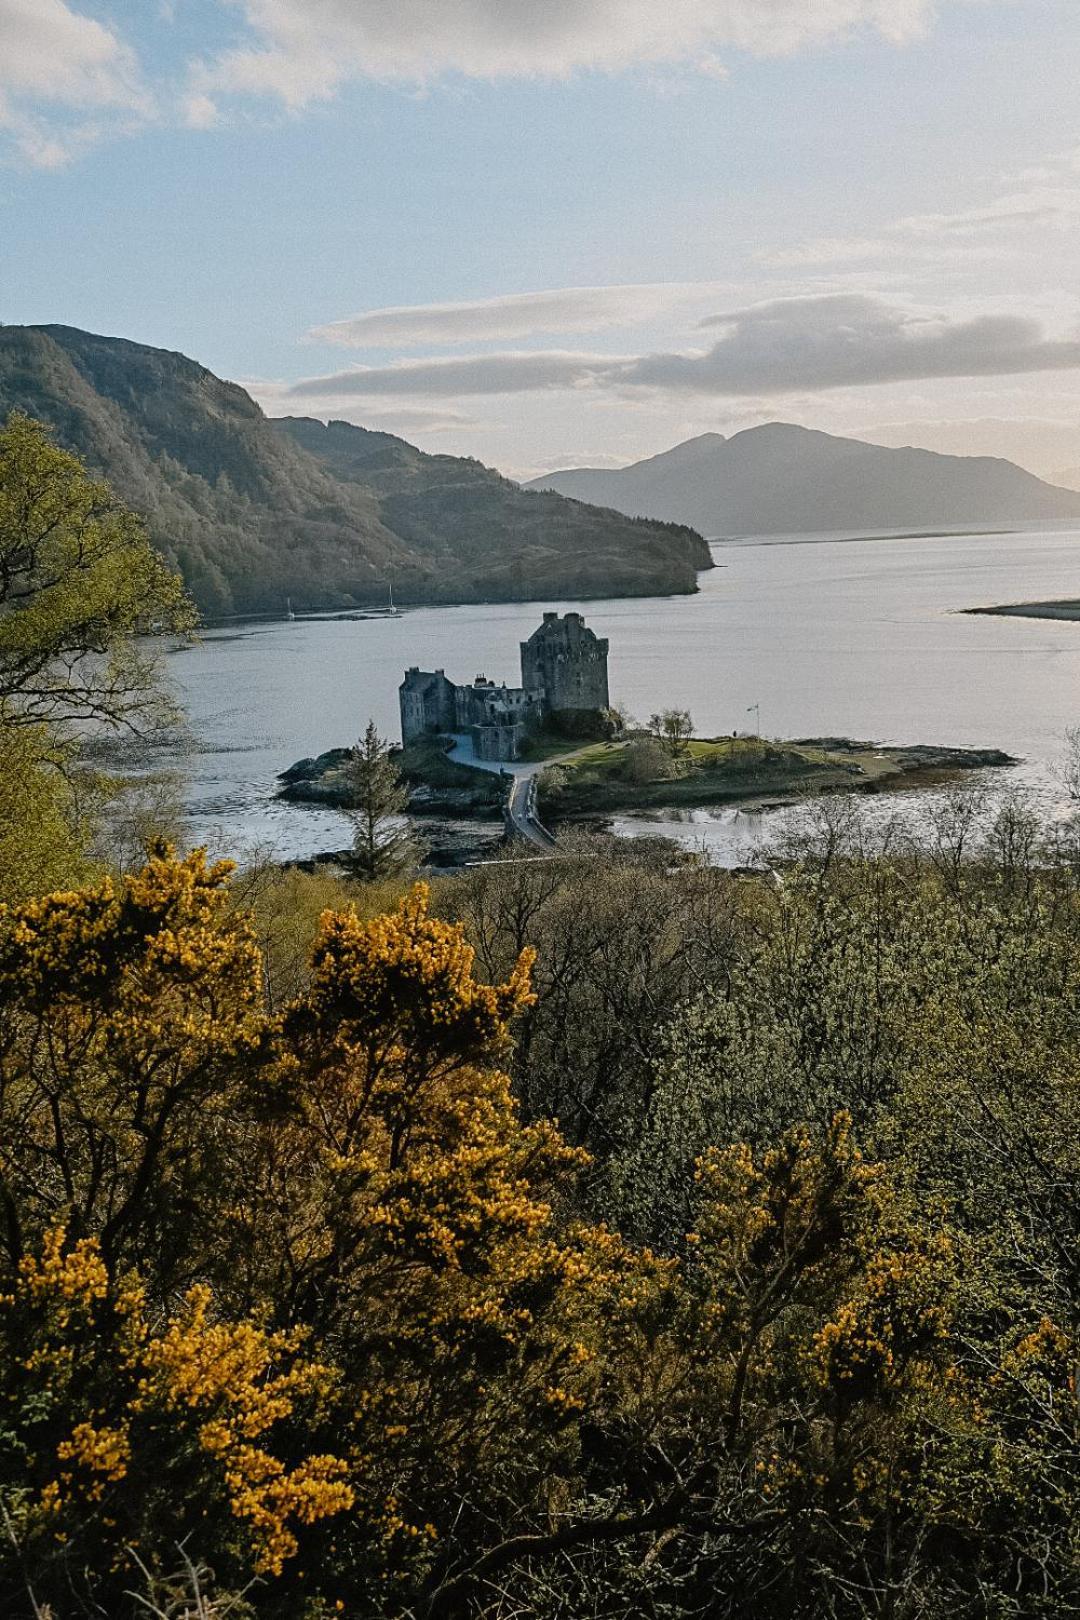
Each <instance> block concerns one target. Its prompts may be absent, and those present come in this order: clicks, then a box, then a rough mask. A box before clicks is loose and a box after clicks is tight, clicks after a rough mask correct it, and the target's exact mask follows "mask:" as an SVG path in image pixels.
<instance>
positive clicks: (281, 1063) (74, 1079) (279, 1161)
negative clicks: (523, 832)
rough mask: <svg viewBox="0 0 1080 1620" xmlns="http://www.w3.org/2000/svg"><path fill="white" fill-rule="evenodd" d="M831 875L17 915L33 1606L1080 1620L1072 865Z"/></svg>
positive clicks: (947, 851) (256, 891) (1038, 855)
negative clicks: (191, 1591) (173, 1599)
mask: <svg viewBox="0 0 1080 1620" xmlns="http://www.w3.org/2000/svg"><path fill="white" fill-rule="evenodd" d="M832 833H833V836H832V840H831V845H829V846H827V845H826V844H824V843H822V842H820V841H819V842H817V843H816V844H815V845H814V847H812V848H807V849H805V850H803V851H802V853H801V858H799V859H798V860H796V861H795V862H794V863H793V864H790V865H788V866H787V867H786V870H785V876H784V882H783V884H782V886H779V887H774V886H769V885H765V884H763V883H761V882H758V881H754V880H750V881H747V880H740V879H736V878H729V877H727V876H726V875H724V874H722V873H717V872H715V871H710V870H708V869H703V868H701V867H699V866H697V865H695V864H689V865H686V866H683V867H679V868H675V869H672V868H671V867H670V865H669V862H668V859H667V858H666V857H663V858H662V857H661V854H660V853H659V852H656V851H648V850H646V851H633V850H631V851H629V852H617V851H607V850H605V849H604V848H603V847H602V846H600V847H596V846H594V847H589V848H586V847H583V848H582V849H581V850H580V851H578V855H579V857H580V858H579V859H577V860H573V859H568V860H566V861H565V862H558V863H556V862H552V863H549V864H537V863H535V862H521V863H516V864H512V865H510V866H508V867H498V868H495V867H492V868H487V869H481V870H480V871H478V872H477V873H476V874H474V875H473V876H471V877H469V878H466V879H463V880H453V881H448V882H446V883H444V884H443V885H442V886H441V887H440V888H439V889H438V890H437V891H436V893H435V895H434V897H433V898H432V897H430V896H429V895H428V892H427V891H426V890H425V889H423V888H422V887H421V888H414V889H412V890H411V891H409V892H407V893H406V894H405V896H404V897H403V898H402V900H401V901H400V903H399V905H398V906H397V907H396V909H394V910H392V911H390V912H384V913H382V914H377V915H374V916H370V915H367V916H365V915H362V914H363V913H366V912H369V911H370V909H371V908H370V902H369V903H368V904H366V905H361V907H360V908H359V911H357V910H350V909H349V906H348V904H347V899H348V893H352V892H353V891H351V890H350V891H348V893H346V892H342V891H340V890H339V891H338V892H336V893H335V892H334V890H333V886H332V885H331V884H329V883H328V880H322V879H310V880H309V879H302V878H298V877H295V876H293V877H288V878H286V877H279V876H277V875H275V874H273V873H265V874H263V875H262V876H261V877H255V878H253V879H250V880H247V882H246V886H245V887H244V889H243V892H242V894H241V895H240V896H239V897H234V896H231V895H230V887H229V878H228V874H227V872H226V871H225V870H224V869H221V868H216V869H211V868H207V866H206V865H205V863H204V861H203V859H202V858H201V857H200V856H198V855H196V856H192V857H189V858H187V859H186V860H184V861H178V860H175V859H173V858H171V857H170V856H168V855H167V854H166V853H164V852H162V853H160V854H158V855H156V856H155V857H154V858H153V859H152V860H151V861H150V863H149V865H147V866H146V867H145V869H144V870H143V871H141V872H139V873H137V874H134V875H132V876H130V877H128V878H125V879H106V880H104V881H101V882H99V883H97V884H94V885H92V886H89V887H86V888H83V889H81V890H75V891H66V892H62V893H59V894H54V895H52V896H47V897H44V898H42V899H40V900H34V901H31V902H29V903H27V904H24V905H22V906H18V907H14V908H12V909H10V910H9V911H8V912H7V913H6V914H5V915H4V917H3V920H2V925H0V997H2V999H3V1007H4V1020H3V1028H4V1037H3V1041H2V1045H0V1109H2V1118H0V1142H2V1147H0V1201H2V1207H3V1220H2V1222H0V1269H2V1271H3V1280H2V1282H0V1292H2V1295H3V1299H2V1302H0V1336H2V1337H0V1342H2V1345H3V1352H2V1353H3V1362H2V1379H3V1399H4V1405H3V1412H4V1418H3V1425H2V1440H0V1490H2V1492H3V1500H4V1509H5V1514H6V1522H7V1529H8V1549H7V1553H6V1555H5V1558H4V1561H3V1563H2V1567H3V1568H4V1570H5V1571H6V1573H5V1574H4V1575H3V1582H4V1584H3V1586H2V1588H0V1591H2V1593H3V1598H2V1602H3V1605H4V1612H12V1613H20V1612H25V1613H30V1612H31V1609H30V1608H29V1598H28V1596H27V1593H28V1591H29V1590H32V1591H33V1593H34V1597H35V1600H36V1601H37V1602H38V1604H39V1605H49V1606H50V1607H51V1612H53V1613H55V1614H56V1615H58V1616H61V1615H69V1614H70V1615H81V1614H91V1613H95V1612H101V1609H104V1610H105V1612H108V1613H110V1614H122V1613H125V1612H129V1611H130V1612H132V1613H135V1612H137V1609H136V1608H135V1607H133V1606H132V1605H133V1602H134V1600H131V1599H127V1598H125V1597H124V1593H125V1592H131V1591H138V1592H141V1593H146V1594H152V1593H154V1592H157V1593H158V1594H159V1596H158V1597H157V1598H155V1601H157V1602H159V1604H160V1602H162V1601H164V1600H163V1599H162V1598H161V1597H160V1594H161V1593H163V1592H167V1591H168V1590H170V1589H171V1588H170V1582H171V1580H172V1578H173V1575H174V1573H175V1572H176V1571H177V1570H178V1569H181V1567H182V1562H183V1558H182V1553H181V1551H180V1549H183V1553H184V1554H186V1556H187V1558H188V1559H189V1560H190V1563H191V1571H190V1572H189V1573H188V1575H187V1576H186V1577H185V1580H186V1582H187V1584H188V1587H189V1588H190V1584H191V1582H192V1581H193V1580H196V1579H198V1581H199V1582H200V1583H201V1585H202V1587H203V1589H204V1593H205V1595H206V1597H207V1601H208V1602H216V1603H218V1604H219V1605H223V1604H225V1603H226V1602H227V1601H229V1598H228V1594H230V1593H231V1594H234V1595H235V1594H236V1593H239V1592H243V1593H244V1594H245V1597H244V1603H245V1605H247V1606H248V1607H249V1608H250V1610H251V1611H252V1612H253V1613H255V1614H258V1615H268V1616H270V1615H290V1616H293V1615H304V1614H308V1615H322V1614H332V1613H334V1612H346V1613H355V1614H364V1615H367V1614H385V1615H388V1616H390V1615H436V1614H476V1615H484V1616H504V1615H511V1614H513V1615H525V1614H527V1615H537V1616H541V1615H542V1616H548V1615H552V1616H554V1615H593V1614H604V1615H625V1616H627V1617H629V1616H632V1615H638V1614H642V1613H646V1614H656V1615H691V1614H710V1615H711V1614H727V1615H732V1616H736V1615H749V1614H753V1615H759V1614H766V1615H778V1616H779V1615H784V1616H788V1615H792V1616H795V1615H818V1614H822V1615H824V1614H829V1615H833V1614H836V1615H853V1616H855V1615H859V1616H861V1615H871V1614H872V1615H886V1614H887V1615H928V1614H929V1615H936V1614H942V1615H944V1614H945V1613H950V1614H962V1615H971V1616H976V1615H983V1614H986V1613H994V1614H1002V1615H1018V1616H1019V1615H1051V1614H1063V1613H1065V1612H1069V1611H1070V1610H1071V1608H1072V1607H1073V1606H1074V1605H1075V1603H1076V1602H1077V1601H1078V1600H1080V1588H1078V1580H1077V1566H1076V1554H1077V1546H1076V1528H1075V1523H1076V1520H1075V1508H1076V1502H1077V1487H1078V1483H1080V1481H1078V1478H1077V1469H1078V1465H1080V1453H1078V1436H1077V1405H1076V1383H1075V1367H1076V1353H1077V1332H1078V1303H1080V1280H1078V1270H1077V1252H1078V1251H1077V1235H1078V1234H1077V1221H1078V1215H1080V1204H1078V1195H1077V1187H1078V1185H1080V1181H1078V1171H1080V1164H1078V1162H1077V1161H1078V1153H1080V1150H1078V1147H1077V1142H1078V1135H1077V1125H1078V1123H1080V1120H1078V1096H1077V1083H1076V1052H1077V1029H1078V1023H1077V1020H1078V1012H1080V925H1078V921H1077V919H1078V916H1080V910H1078V901H1080V891H1078V870H1077V868H1076V867H1075V866H1074V864H1073V863H1072V861H1071V860H1070V859H1068V851H1067V850H1061V849H1058V850H1057V851H1055V854H1054V862H1053V864H1051V865H1047V864H1046V861H1047V853H1046V852H1045V851H1044V850H1041V849H1037V848H1036V842H1035V832H1034V828H1033V827H1032V826H1031V825H1030V824H1029V823H1028V822H1027V820H1026V819H1025V818H1024V817H1023V816H1022V815H1020V814H1018V813H1015V812H1012V813H1010V815H1009V816H1007V817H1006V818H1003V819H1002V820H999V822H998V823H997V824H996V825H995V827H994V829H993V832H992V840H993V842H992V846H982V847H980V849H979V851H978V853H977V856H975V857H974V858H972V857H971V856H970V852H969V857H968V858H967V859H961V858H959V854H960V852H959V851H958V849H957V844H956V840H955V839H954V840H953V841H952V842H948V841H945V840H942V841H939V843H938V844H936V845H931V846H928V847H926V848H919V849H912V848H907V849H905V850H904V851H903V852H902V853H893V854H892V855H882V854H867V853H862V852H860V851H859V850H858V849H857V848H856V847H852V846H851V845H850V842H849V841H847V840H845V839H843V838H837V837H836V836H835V828H833V829H832ZM308 884H311V885H313V886H314V891H315V892H314V893H313V895H312V896H311V897H310V899H309V897H308V896H307V895H306V894H305V892H304V891H305V888H306V886H307V885H308ZM355 892H356V893H357V894H358V895H359V896H360V898H361V899H363V898H364V896H365V891H364V890H363V889H360V890H358V891H355ZM331 898H333V899H336V900H337V902H338V908H337V909H330V910H327V911H326V912H324V914H323V915H322V917H321V920H319V921H318V923H317V924H315V928H316V937H315V940H314V942H313V944H312V945H310V947H309V946H307V945H306V942H305V941H304V940H303V937H302V936H303V935H304V934H305V933H306V929H305V928H301V929H300V930H299V932H298V933H293V934H290V935H289V936H288V937H285V936H284V935H283V932H282V928H281V921H282V916H283V914H287V915H296V916H307V917H311V915H312V903H313V902H314V903H315V904H321V903H322V902H323V901H325V900H327V899H331ZM386 898H387V897H386V895H385V893H384V894H383V895H381V896H380V897H379V899H380V902H381V903H383V904H385V902H386ZM342 902H346V904H345V905H344V909H342ZM439 911H442V912H444V913H448V912H449V913H453V914H454V916H455V918H457V919H460V920H453V921H452V920H450V919H449V917H446V918H440V917H439V916H438V915H437V913H438V912H439ZM260 938H261V939H262V940H263V941H264V947H263V948H261V947H260V944H259V942H258V941H259V939H260ZM470 941H472V942H473V943H470ZM474 950H475V953H476V954H475V955H474ZM534 950H536V951H538V956H537V957H536V959H535V961H534V959H533V951H534ZM489 981H490V982H489ZM511 1030H514V1031H515V1032H516V1040H512V1039H511ZM619 1234H621V1235H619ZM200 1572H201V1573H200ZM125 1604H127V1605H128V1607H127V1608H125ZM20 1605H22V1607H21V1608H20ZM338 1605H341V1608H340V1609H339V1608H338ZM176 1612H179V1611H176ZM222 1612H225V1611H224V1610H222ZM232 1612H239V1611H236V1610H234V1611H232Z"/></svg>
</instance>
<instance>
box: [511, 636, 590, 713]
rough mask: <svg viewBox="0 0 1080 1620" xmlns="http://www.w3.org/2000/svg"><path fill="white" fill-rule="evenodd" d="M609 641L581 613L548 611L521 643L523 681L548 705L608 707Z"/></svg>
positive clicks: (526, 686) (581, 707)
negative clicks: (595, 631)
mask: <svg viewBox="0 0 1080 1620" xmlns="http://www.w3.org/2000/svg"><path fill="white" fill-rule="evenodd" d="M607 656H608V643H607V641H606V640H601V639H600V638H599V637H598V636H596V635H595V634H594V633H593V631H591V630H590V629H588V628H587V626H586V624H585V621H584V619H583V618H582V617H581V614H580V613H567V614H566V616H565V617H564V618H561V619H560V617H559V615H558V614H557V613H545V614H544V622H543V624H542V625H541V626H540V628H539V629H538V630H534V631H533V633H532V635H531V636H530V637H529V639H528V641H523V642H522V643H521V681H522V685H523V686H524V687H525V688H526V690H529V691H533V692H538V693H542V694H543V702H544V708H545V709H546V710H547V711H551V710H556V709H606V708H608V706H609V697H608V673H607Z"/></svg>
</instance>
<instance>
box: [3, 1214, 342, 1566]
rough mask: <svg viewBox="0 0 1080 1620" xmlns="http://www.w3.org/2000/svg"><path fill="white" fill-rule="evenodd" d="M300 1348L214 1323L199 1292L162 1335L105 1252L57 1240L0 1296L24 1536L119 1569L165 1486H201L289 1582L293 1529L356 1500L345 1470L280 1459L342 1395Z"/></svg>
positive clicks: (241, 1326)
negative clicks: (282, 1449) (335, 1395)
mask: <svg viewBox="0 0 1080 1620" xmlns="http://www.w3.org/2000/svg"><path fill="white" fill-rule="evenodd" d="M302 1338H303V1335H302V1334H301V1333H299V1332H292V1333H285V1332H277V1333H273V1332H267V1331H266V1330H265V1329H263V1328H261V1327H260V1326H258V1325H257V1324H256V1323H255V1322H252V1321H225V1320H221V1319H220V1318H218V1317H216V1316H215V1315H214V1314H213V1301H212V1296H211V1292H210V1290H209V1288H207V1287H205V1286H200V1287H197V1288H194V1289H192V1290H191V1292H190V1293H189V1295H188V1298H187V1299H186V1301H185V1302H184V1305H183V1307H182V1309H181V1310H180V1312H179V1313H178V1314H177V1315H176V1316H174V1317H173V1319H172V1320H170V1321H167V1322H166V1323H165V1324H164V1325H163V1326H162V1327H161V1328H160V1329H158V1330H155V1329H154V1327H153V1326H152V1325H151V1323H150V1320H149V1319H148V1312H147V1306H146V1299H145V1295H144V1294H143V1292H142V1290H141V1289H139V1288H138V1287H136V1286H135V1285H134V1284H133V1283H132V1282H130V1281H128V1282H126V1283H125V1284H124V1285H123V1286H122V1287H120V1288H118V1289H113V1288H112V1287H111V1285H110V1283H109V1279H108V1274H107V1271H106V1268H105V1266H104V1265H103V1263H102V1260H101V1256H100V1252H99V1250H98V1247H97V1244H96V1242H94V1241H93V1240H92V1239H82V1240H80V1241H79V1242H78V1243H76V1244H74V1245H68V1244H67V1242H66V1239H65V1234H64V1232H63V1229H62V1228H55V1229H53V1230H51V1231H50V1232H49V1233H48V1234H47V1236H46V1239H45V1243H44V1245H43V1251H42V1253H41V1255H28V1256H26V1257H25V1258H24V1259H23V1261H22V1263H21V1265H20V1267H19V1272H18V1275H17V1278H16V1280H15V1284H14V1287H13V1289H12V1291H11V1292H10V1293H8V1294H6V1295H4V1296H3V1299H2V1300H0V1344H2V1345H3V1348H4V1358H5V1365H4V1367H3V1373H4V1378H3V1387H4V1388H5V1390H6V1391H7V1394H8V1409H7V1414H6V1422H7V1425H8V1426H9V1438H14V1437H15V1436H17V1437H18V1443H19V1448H20V1450H21V1451H22V1453H23V1456H24V1467H25V1469H26V1481H27V1484H30V1483H31V1482H33V1489H32V1490H31V1491H30V1492H29V1493H26V1492H24V1493H22V1494H21V1496H20V1498H19V1513H20V1519H21V1522H22V1524H23V1527H24V1528H25V1530H26V1531H27V1533H28V1534H29V1535H31V1537H32V1536H33V1535H35V1534H36V1535H38V1536H41V1535H44V1536H46V1537H47V1538H50V1539H52V1540H53V1541H55V1542H58V1543H70V1544H71V1545H72V1546H73V1547H74V1546H76V1545H78V1544H79V1543H80V1542H81V1543H83V1547H84V1552H85V1553H87V1554H89V1553H90V1551H91V1549H93V1550H95V1551H96V1555H97V1556H98V1557H99V1558H102V1559H105V1560H107V1561H108V1562H109V1563H110V1564H116V1563H120V1564H123V1563H124V1562H125V1561H126V1560H125V1551H124V1549H125V1545H127V1544H131V1545H138V1544H139V1543H140V1541H141V1540H142V1539H143V1536H144V1535H145V1533H146V1525H145V1522H144V1511H145V1509H146V1507H147V1505H148V1503H150V1502H152V1500H153V1498H154V1495H155V1492H156V1487H157V1481H158V1479H159V1478H164V1479H168V1478H169V1477H172V1476H175V1477H176V1478H177V1479H185V1478H186V1480H187V1482H188V1488H189V1489H190V1488H191V1487H192V1485H193V1484H194V1482H195V1481H196V1480H201V1490H202V1493H203V1495H204V1500H205V1501H213V1500H215V1499H216V1498H217V1497H218V1496H220V1497H221V1498H222V1499H223V1500H224V1501H225V1502H226V1503H227V1504H228V1510H229V1512H230V1513H231V1514H232V1516H233V1518H234V1519H235V1520H236V1521H238V1523H239V1524H240V1525H241V1526H242V1527H243V1528H244V1530H245V1533H246V1538H247V1544H248V1553H247V1555H246V1556H247V1557H248V1558H249V1560H250V1564H251V1567H252V1568H253V1569H254V1570H255V1571H256V1572H263V1573H267V1574H272V1575H280V1574H281V1572H282V1569H283V1566H284V1564H285V1561H286V1560H287V1559H289V1558H291V1557H292V1556H293V1555H294V1554H295V1553H296V1551H297V1546H298V1543H297V1536H296V1527H297V1526H302V1525H313V1524H315V1523H316V1522H318V1521H319V1520H320V1519H323V1518H326V1517H329V1516H333V1515H337V1514H340V1513H343V1512H345V1511H347V1510H348V1509H349V1508H350V1507H351V1505H352V1502H353V1492H352V1489H351V1487H350V1486H349V1484H348V1482H347V1479H346V1474H347V1465H346V1463H345V1462H344V1460H343V1459H341V1458H340V1457H337V1456H334V1455H333V1454H330V1453H300V1454H299V1455H297V1456H296V1457H295V1458H294V1459H288V1458H283V1457H282V1456H281V1455H279V1454H278V1452H277V1450H276V1449H275V1440H276V1439H277V1438H278V1436H279V1434H280V1432H281V1430H282V1428H283V1426H285V1425H287V1424H288V1422H289V1420H291V1419H296V1418H297V1417H298V1416H299V1414H300V1413H301V1412H303V1414H304V1417H305V1421H306V1422H309V1423H310V1422H311V1421H312V1420H313V1419H314V1420H317V1419H318V1414H319V1411H320V1408H321V1407H322V1406H323V1404H324V1402H325V1399H326V1397H327V1395H328V1394H329V1392H330V1391H331V1389H332V1387H333V1384H334V1374H333V1372H332V1370H331V1369H329V1368H327V1367H325V1366H323V1365H321V1364H320V1363H318V1362H315V1361H311V1360H306V1359H304V1358H303V1357H302V1356H301V1354H300V1349H301V1340H302ZM12 1426H13V1427H12ZM294 1444H295V1441H292V1442H290V1449H291V1447H292V1445H294ZM220 1534H221V1533H220V1530H219V1531H217V1532H215V1535H216V1537H217V1538H218V1539H220ZM228 1541H229V1538H226V1545H228ZM241 1556H243V1555H241Z"/></svg>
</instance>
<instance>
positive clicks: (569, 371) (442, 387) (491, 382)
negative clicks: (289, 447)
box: [289, 349, 631, 400]
mask: <svg viewBox="0 0 1080 1620" xmlns="http://www.w3.org/2000/svg"><path fill="white" fill-rule="evenodd" d="M629 363H631V362H628V361H626V360H622V361H620V360H618V359H617V358H613V357H612V356H611V355H609V354H581V353H577V352H575V351H573V350H562V349H545V350H539V351H536V350H522V351H510V352H504V353H501V354H498V353H497V354H472V355H456V356H454V357H453V358H451V359H445V358H441V357H440V358H436V359H423V360H395V361H394V362H393V364H392V365H388V366H355V367H353V368H352V369H351V370H349V371H338V372H334V373H332V374H331V375H330V376H327V377H308V378H305V379H304V380H303V381H302V382H298V383H294V384H293V385H292V387H291V389H290V390H289V394H290V396H291V397H292V398H293V399H306V398H317V399H329V400H334V399H350V398H357V397H361V398H364V399H375V398H379V397H385V396H387V395H390V396H395V395H396V396H399V397H403V398H410V397H413V396H424V397H429V398H431V397H438V396H443V395H455V394H466V395H467V394H521V393H535V392H539V391H541V390H544V389H551V388H577V387H580V386H582V385H587V384H589V383H590V382H594V381H602V380H603V379H604V377H605V376H606V375H607V374H609V373H610V372H611V370H612V368H613V367H616V366H618V365H626V364H629Z"/></svg>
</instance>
